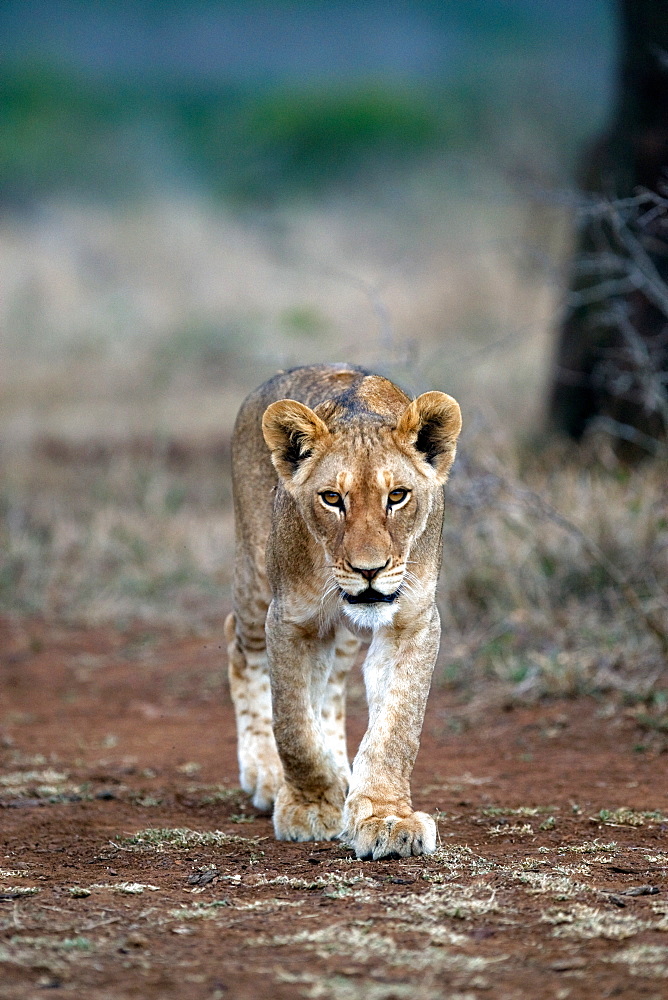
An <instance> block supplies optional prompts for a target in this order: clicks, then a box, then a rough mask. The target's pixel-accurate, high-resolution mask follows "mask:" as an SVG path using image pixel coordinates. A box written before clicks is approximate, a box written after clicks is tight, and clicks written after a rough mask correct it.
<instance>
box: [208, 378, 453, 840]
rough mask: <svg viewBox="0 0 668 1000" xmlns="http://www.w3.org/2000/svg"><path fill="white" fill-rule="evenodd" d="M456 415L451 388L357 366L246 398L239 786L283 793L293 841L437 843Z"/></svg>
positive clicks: (237, 654) (236, 442) (237, 686)
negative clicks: (426, 721)
mask: <svg viewBox="0 0 668 1000" xmlns="http://www.w3.org/2000/svg"><path fill="white" fill-rule="evenodd" d="M460 428H461V415H460V412H459V407H458V405H457V403H456V402H455V400H453V399H452V398H451V397H450V396H446V395H445V394H444V393H441V392H428V393H424V394H423V395H422V396H419V397H418V398H417V399H416V400H413V401H412V402H411V400H410V399H409V398H408V397H407V396H406V395H405V394H404V393H403V392H402V391H401V389H399V388H397V386H395V385H393V384H392V383H391V382H389V381H388V380H387V379H384V378H381V377H380V376H377V375H371V374H369V373H367V372H364V371H362V370H361V369H356V368H353V367H349V366H347V365H314V366H311V367H308V368H297V369H294V370H293V371H290V372H286V373H285V374H281V375H277V376H276V377H275V378H273V379H271V380H270V381H269V382H267V383H265V385H263V386H261V387H260V388H259V389H257V390H256V391H255V392H254V393H252V394H251V396H249V397H248V399H247V400H246V402H245V403H244V404H243V406H242V408H241V410H240V412H239V416H238V418H237V422H236V425H235V430H234V437H233V443H232V465H233V480H234V507H235V524H236V559H235V578H234V612H233V614H231V615H230V616H229V618H228V620H227V622H226V627H225V632H226V638H227V641H228V658H229V677H230V690H231V693H232V699H233V701H234V706H235V712H236V718H237V732H238V752H239V768H240V777H241V785H242V787H243V788H244V789H245V790H246V791H247V792H248V793H249V794H251V795H252V796H253V802H254V804H255V805H256V806H257V807H258V808H261V809H268V808H270V807H271V806H272V804H273V807H274V828H275V831H276V836H277V837H278V838H280V839H283V840H320V839H330V838H333V837H337V836H338V837H340V838H341V839H342V840H343V841H344V842H345V843H346V844H348V845H349V846H350V847H352V848H353V849H354V850H355V853H356V854H357V856H358V857H368V856H372V857H374V858H379V857H385V856H387V855H392V854H398V855H401V856H408V855H411V854H422V853H429V852H431V851H433V850H434V849H435V846H436V829H435V825H434V821H433V819H432V818H431V817H430V816H428V815H427V814H425V813H421V812H414V811H413V808H412V805H411V795H410V777H411V773H412V770H413V765H414V763H415V757H416V755H417V751H418V746H419V739H420V732H421V730H422V721H423V717H424V709H425V703H426V699H427V694H428V691H429V684H430V681H431V674H432V670H433V666H434V662H435V660H436V656H437V653H438V645H439V639H440V620H439V616H438V611H437V609H436V604H435V598H434V595H435V589H436V580H437V576H438V570H439V566H440V561H441V531H442V523H443V489H442V487H443V484H444V483H445V481H446V479H447V476H448V473H449V470H450V467H451V465H452V462H453V460H454V457H455V449H456V442H457V437H458V435H459V431H460ZM337 498H338V499H337ZM370 587H371V588H372V590H373V593H374V594H375V595H376V597H377V601H376V602H374V603H368V594H369V588H370ZM359 595H363V600H362V601H359ZM383 597H385V598H388V599H387V600H383V599H382V598H383ZM356 598H357V600H356ZM360 640H363V641H367V642H369V643H370V645H369V650H368V653H367V657H366V661H365V664H364V678H365V684H366V691H367V700H368V704H369V726H368V729H367V732H366V734H365V736H364V738H363V740H362V742H361V744H360V747H359V749H358V752H357V755H356V757H355V759H354V761H353V765H352V771H351V769H350V766H349V763H348V757H347V752H346V742H345V706H344V698H345V680H346V674H347V672H348V670H349V669H350V667H351V665H352V664H353V662H354V660H355V657H356V654H357V651H358V648H359V644H360Z"/></svg>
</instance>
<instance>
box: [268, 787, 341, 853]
mask: <svg viewBox="0 0 668 1000" xmlns="http://www.w3.org/2000/svg"><path fill="white" fill-rule="evenodd" d="M345 794H346V792H345V787H344V785H343V783H341V786H340V787H338V786H337V787H335V788H329V789H327V791H326V792H325V793H324V794H323V795H322V796H321V797H320V798H318V799H314V800H309V799H307V798H305V797H304V796H303V795H300V794H299V793H298V792H296V791H295V790H294V789H292V788H290V787H289V786H288V785H283V786H282V788H281V789H280V791H279V793H278V795H277V796H276V804H275V806H274V830H275V832H276V836H277V838H278V839H279V840H332V839H333V838H334V837H337V836H338V835H339V834H340V832H341V825H342V824H341V816H342V811H343V803H344V800H345Z"/></svg>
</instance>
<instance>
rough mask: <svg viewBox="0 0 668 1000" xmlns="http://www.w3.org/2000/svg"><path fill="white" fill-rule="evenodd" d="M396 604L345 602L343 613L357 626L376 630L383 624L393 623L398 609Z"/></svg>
mask: <svg viewBox="0 0 668 1000" xmlns="http://www.w3.org/2000/svg"><path fill="white" fill-rule="evenodd" d="M396 610H397V609H396V607H395V605H394V604H381V603H378V604H348V603H347V602H346V601H344V602H343V613H344V615H345V616H346V618H347V619H348V620H349V621H350V622H352V624H353V625H355V626H356V627H357V628H363V629H371V630H372V631H374V630H375V629H377V628H381V627H382V626H383V625H391V624H392V619H393V618H394V613H395V611H396Z"/></svg>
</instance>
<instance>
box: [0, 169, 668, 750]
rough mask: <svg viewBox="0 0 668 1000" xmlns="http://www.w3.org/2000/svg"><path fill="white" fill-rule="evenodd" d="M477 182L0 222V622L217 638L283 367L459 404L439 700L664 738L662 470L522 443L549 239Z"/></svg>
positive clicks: (598, 453)
mask: <svg viewBox="0 0 668 1000" xmlns="http://www.w3.org/2000/svg"><path fill="white" fill-rule="evenodd" d="M484 182H485V183H484V189H483V185H482V182H481V188H480V190H478V191H476V192H475V194H474V195H472V194H471V192H470V190H469V192H468V193H466V192H463V191H462V190H459V191H456V192H453V191H452V190H450V191H446V190H444V189H443V188H442V187H436V186H435V185H434V184H433V183H431V184H428V183H427V182H425V181H424V180H423V181H422V182H421V183H420V184H418V183H417V182H416V183H415V184H414V185H413V186H412V187H409V189H407V190H406V191H405V192H404V193H403V198H402V203H401V205H399V206H397V204H390V203H388V204H386V205H376V206H369V205H368V204H364V203H363V202H362V201H361V200H360V203H359V204H355V205H351V204H340V203H339V204H329V205H325V206H320V207H318V208H293V209H291V210H285V211H284V212H283V213H282V214H281V215H280V216H278V215H274V216H271V217H267V218H262V219H259V220H258V219H254V220H244V219H239V218H232V217H230V216H229V215H227V214H226V213H225V212H224V211H222V210H220V209H213V208H212V207H211V206H209V205H206V204H203V203H197V202H174V203H160V204H154V205H147V206H140V207H136V206H135V207H133V208H131V209H130V208H128V209H119V210H116V211H115V212H112V211H109V210H105V209H102V208H93V207H81V206H68V205H51V206H47V207H45V209H44V211H43V212H42V213H41V214H39V215H36V216H34V217H32V218H30V219H15V220H13V221H7V220H5V221H4V222H3V223H2V226H1V227H0V267H1V268H2V272H3V276H4V280H3V294H2V299H1V300H0V323H1V324H2V326H3V329H5V330H6V331H7V337H6V339H5V342H4V347H3V348H1V349H0V351H1V356H0V362H1V364H2V373H3V374H2V382H1V383H0V420H1V421H2V438H1V439H0V447H1V453H0V455H1V458H2V462H3V472H4V475H3V483H2V487H1V489H0V511H1V513H2V520H1V522H0V601H1V606H2V607H3V608H4V609H5V610H8V611H10V612H18V613H25V612H34V613H39V614H45V615H47V616H55V617H60V618H67V619H78V620H82V619H83V620H86V621H91V622H102V621H109V620H113V621H114V622H118V623H123V622H127V621H130V620H136V619H140V620H145V621H150V622H160V623H169V624H170V625H172V626H174V625H176V626H178V627H183V628H191V627H199V628H203V629H211V628H216V629H218V628H219V627H220V620H221V608H222V607H223V606H224V605H225V604H226V603H227V602H228V601H229V587H230V577H231V561H232V519H231V511H230V490H229V478H228V469H227V464H226V448H227V444H228V441H229V435H230V431H231V426H232V422H233V419H234V414H235V412H236V409H237V406H238V404H239V402H240V401H241V399H242V398H243V396H244V395H245V393H246V392H247V391H248V390H249V389H250V388H251V387H252V386H253V385H255V384H257V383H258V382H259V381H260V380H261V379H262V378H263V377H265V376H267V375H269V374H271V372H272V371H274V370H275V369H276V368H279V367H285V366H287V365H290V364H298V363H304V362H309V361H316V360H336V359H346V360H349V361H353V362H357V363H362V364H368V365H370V366H372V367H378V368H380V370H382V371H384V372H386V373H388V374H389V375H390V376H392V377H395V378H396V379H397V380H398V381H401V382H403V384H405V385H406V387H407V388H408V389H410V390H412V391H417V390H421V389H423V388H427V387H442V388H444V389H447V390H449V391H451V392H453V393H454V394H455V395H457V396H458V397H459V398H460V401H461V402H462V406H463V411H464V415H465V423H466V431H465V434H464V437H463V441H462V449H461V454H462V461H461V462H460V463H458V466H457V467H456V469H455V472H454V475H453V478H452V482H451V485H450V487H449V494H448V495H449V504H448V514H447V523H446V530H445V559H444V572H443V580H442V586H441V605H442V610H443V620H444V644H443V645H444V649H443V669H442V672H441V673H442V676H443V677H444V678H445V679H450V680H457V681H461V679H462V678H463V677H467V678H470V679H473V680H474V681H476V682H477V681H482V680H489V679H491V680H495V681H501V682H503V683H504V684H506V685H511V686H512V687H513V689H514V691H515V694H516V695H517V696H521V697H533V696H535V695H536V694H542V693H545V692H547V693H551V694H557V695H570V694H574V693H577V692H580V691H584V690H591V689H606V688H608V689H610V688H612V689H614V690H620V691H622V692H623V693H624V694H625V695H626V696H627V697H628V698H630V699H637V698H642V699H645V707H646V714H647V717H648V718H649V719H650V721H651V722H652V725H653V726H654V728H655V730H656V732H659V731H660V729H661V720H662V719H664V718H665V699H664V700H663V701H662V700H661V698H662V697H663V696H662V695H660V694H659V695H656V694H655V692H656V690H657V688H658V682H657V678H658V675H659V672H660V670H661V667H662V664H663V654H662V651H661V647H660V641H659V640H660V637H661V633H662V632H663V635H664V637H665V634H666V630H668V621H667V610H666V609H667V607H668V598H667V595H666V592H667V589H668V574H667V572H666V566H667V565H668V560H667V559H666V553H667V549H668V506H667V501H666V490H665V466H660V465H659V464H655V465H653V466H652V465H647V466H644V467H641V468H639V469H638V470H636V471H635V472H633V473H628V472H626V471H625V470H623V469H621V468H619V467H618V466H616V465H615V464H614V460H613V459H612V457H611V455H610V454H609V452H608V450H607V444H606V443H605V442H596V441H592V442H590V443H589V445H588V451H580V452H579V453H578V454H577V455H576V456H573V455H572V453H571V451H572V450H571V449H569V448H566V447H563V446H560V445H554V444H550V445H547V444H545V443H543V442H541V441H540V440H539V438H538V437H537V436H536V434H535V433H534V432H535V428H536V427H537V426H539V423H540V400H541V394H542V385H543V381H544V379H545V373H546V367H547V361H548V357H549V354H550V349H551V348H550V344H551V333H552V324H553V321H554V317H555V315H556V312H557V310H558V308H559V302H558V290H557V287H556V286H555V283H554V280H553V274H554V271H555V269H558V266H559V258H560V254H561V253H562V250H563V247H564V233H565V232H566V225H565V221H566V220H565V218H564V215H563V210H561V209H558V208H540V207H536V206H535V205H534V206H526V205H523V204H522V203H521V202H519V201H518V199H517V198H516V196H515V195H514V194H513V193H512V192H508V191H507V190H506V189H504V188H503V186H502V185H501V184H500V183H499V181H498V179H494V178H491V179H490V178H484ZM536 246H537V247H538V248H539V250H540V255H542V257H543V258H545V257H546V258H547V259H548V265H545V266H541V267H538V266H537V264H536V261H537V260H539V256H540V255H539V254H538V253H535V252H534V250H535V247H536ZM653 626H656V627H655V628H654V630H653ZM657 635H658V639H657ZM651 698H654V701H652V700H651ZM657 698H658V700H656V699H657ZM647 699H650V700H647ZM652 720H653V721H652ZM650 728H651V727H650Z"/></svg>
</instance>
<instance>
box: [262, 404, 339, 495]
mask: <svg viewBox="0 0 668 1000" xmlns="http://www.w3.org/2000/svg"><path fill="white" fill-rule="evenodd" d="M262 433H263V434H264V440H265V441H266V443H267V447H268V448H269V451H270V452H271V460H272V462H273V463H274V468H275V469H276V471H277V472H278V474H279V476H280V477H281V479H283V480H284V481H285V482H294V481H295V478H296V477H297V475H298V473H299V471H300V469H302V468H303V463H304V462H305V460H306V459H307V458H310V456H311V455H312V454H313V451H314V448H315V447H316V445H318V444H319V443H322V442H324V441H325V440H326V439H327V438H329V436H330V434H329V430H328V428H327V425H326V424H325V423H324V421H322V420H321V419H320V417H319V416H318V415H317V413H314V412H313V410H310V409H309V408H308V406H305V405H304V404H303V403H298V402H297V400H296V399H279V400H278V401H277V402H276V403H272V404H271V405H270V406H268V407H267V409H266V410H265V411H264V416H263V418H262Z"/></svg>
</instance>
